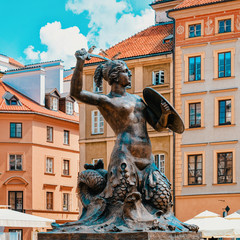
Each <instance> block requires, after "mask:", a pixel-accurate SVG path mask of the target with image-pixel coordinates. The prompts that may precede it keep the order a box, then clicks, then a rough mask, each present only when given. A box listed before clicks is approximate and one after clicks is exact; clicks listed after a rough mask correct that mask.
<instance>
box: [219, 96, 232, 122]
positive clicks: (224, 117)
mask: <svg viewBox="0 0 240 240" xmlns="http://www.w3.org/2000/svg"><path fill="white" fill-rule="evenodd" d="M218 110H219V115H218V116H219V125H228V124H231V119H232V112H231V100H220V101H219V106H218Z"/></svg>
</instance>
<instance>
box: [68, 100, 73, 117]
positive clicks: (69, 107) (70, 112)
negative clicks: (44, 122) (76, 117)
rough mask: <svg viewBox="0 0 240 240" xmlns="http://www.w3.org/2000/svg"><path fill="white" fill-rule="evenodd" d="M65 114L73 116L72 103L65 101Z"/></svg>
mask: <svg viewBox="0 0 240 240" xmlns="http://www.w3.org/2000/svg"><path fill="white" fill-rule="evenodd" d="M66 114H68V115H73V102H70V101H66Z"/></svg>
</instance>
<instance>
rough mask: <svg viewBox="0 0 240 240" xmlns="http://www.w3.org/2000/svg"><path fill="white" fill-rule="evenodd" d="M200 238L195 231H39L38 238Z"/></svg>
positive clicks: (155, 239) (188, 239) (86, 239)
mask: <svg viewBox="0 0 240 240" xmlns="http://www.w3.org/2000/svg"><path fill="white" fill-rule="evenodd" d="M103 239H104V240H113V239H114V240H200V239H201V233H195V232H157V231H156V232H155V231H151V232H127V233H39V234H38V240H103Z"/></svg>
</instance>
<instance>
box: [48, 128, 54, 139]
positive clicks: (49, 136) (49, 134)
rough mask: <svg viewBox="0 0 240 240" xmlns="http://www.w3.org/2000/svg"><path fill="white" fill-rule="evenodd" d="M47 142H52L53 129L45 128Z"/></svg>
mask: <svg viewBox="0 0 240 240" xmlns="http://www.w3.org/2000/svg"><path fill="white" fill-rule="evenodd" d="M47 142H53V127H50V126H47Z"/></svg>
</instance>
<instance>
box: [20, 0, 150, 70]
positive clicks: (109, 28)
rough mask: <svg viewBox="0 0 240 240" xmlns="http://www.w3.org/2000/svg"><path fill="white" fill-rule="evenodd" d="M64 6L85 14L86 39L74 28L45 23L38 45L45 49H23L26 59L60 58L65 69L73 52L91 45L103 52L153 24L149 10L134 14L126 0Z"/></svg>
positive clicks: (71, 0) (78, 0) (80, 0)
mask: <svg viewBox="0 0 240 240" xmlns="http://www.w3.org/2000/svg"><path fill="white" fill-rule="evenodd" d="M65 7H66V10H70V11H72V12H73V13H74V14H81V13H83V12H87V14H88V17H89V24H88V27H89V28H90V31H89V32H88V34H87V36H84V35H83V34H81V33H80V29H79V28H78V27H76V26H74V27H69V28H66V29H63V28H62V26H61V23H60V22H57V21H56V22H53V23H48V24H47V25H45V26H43V27H42V28H41V30H40V39H41V43H42V44H43V45H46V46H47V50H46V51H39V50H35V48H34V46H32V45H30V46H28V47H27V48H26V49H25V50H24V53H25V54H26V57H27V59H30V60H34V61H35V62H36V61H52V60H55V59H62V60H63V61H64V65H65V67H66V68H69V67H72V66H74V65H75V57H74V53H75V51H76V50H77V49H81V48H86V49H87V48H88V46H91V45H95V46H97V49H100V48H103V49H106V48H109V47H110V46H112V45H114V44H116V43H118V42H120V41H122V40H124V39H126V38H127V37H130V36H132V35H133V34H135V33H137V32H139V31H141V30H143V29H145V28H147V27H148V26H150V25H153V24H154V11H153V10H152V9H150V8H148V9H145V10H143V11H142V12H141V13H140V14H139V15H134V14H132V13H131V12H132V6H131V5H130V4H129V3H128V2H127V1H126V0H101V1H99V0H68V2H67V3H66V6H65Z"/></svg>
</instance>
